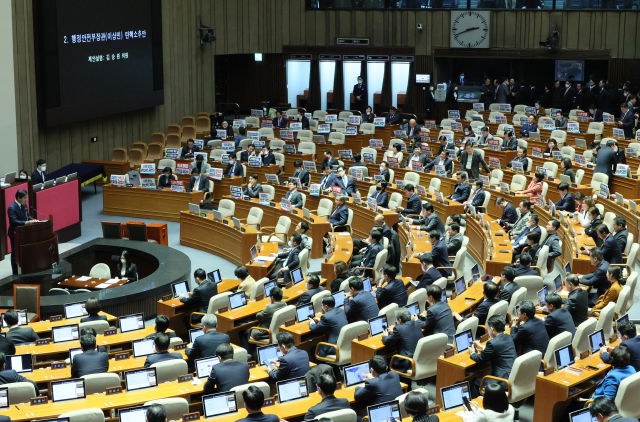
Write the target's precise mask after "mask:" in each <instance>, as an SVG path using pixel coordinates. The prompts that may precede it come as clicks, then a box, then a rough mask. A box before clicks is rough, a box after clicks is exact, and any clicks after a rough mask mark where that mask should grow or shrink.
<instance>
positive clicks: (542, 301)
mask: <svg viewBox="0 0 640 422" xmlns="http://www.w3.org/2000/svg"><path fill="white" fill-rule="evenodd" d="M545 297H547V287H546V286H545V287H543V288H542V289H540V290H538V302H540V306H546V305H547V301H546V300H545Z"/></svg>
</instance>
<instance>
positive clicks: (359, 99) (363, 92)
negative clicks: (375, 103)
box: [353, 76, 367, 114]
mask: <svg viewBox="0 0 640 422" xmlns="http://www.w3.org/2000/svg"><path fill="white" fill-rule="evenodd" d="M353 99H354V101H355V105H356V110H360V112H361V113H362V114H364V113H365V108H366V107H367V85H365V84H364V83H363V82H362V76H358V83H357V84H355V85H354V86H353Z"/></svg>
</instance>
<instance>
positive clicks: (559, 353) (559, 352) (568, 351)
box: [553, 344, 576, 371]
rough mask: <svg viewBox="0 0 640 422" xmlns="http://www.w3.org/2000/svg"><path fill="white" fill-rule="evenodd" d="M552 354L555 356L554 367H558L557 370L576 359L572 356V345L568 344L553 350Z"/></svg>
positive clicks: (571, 363)
mask: <svg viewBox="0 0 640 422" xmlns="http://www.w3.org/2000/svg"><path fill="white" fill-rule="evenodd" d="M553 354H554V355H555V358H556V368H558V371H559V370H561V369H562V368H564V367H567V366H569V365H573V364H574V363H575V361H576V360H575V357H574V356H573V346H572V345H570V344H568V345H566V346H564V347H561V348H559V349H556V350H554V352H553Z"/></svg>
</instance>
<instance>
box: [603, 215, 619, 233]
mask: <svg viewBox="0 0 640 422" xmlns="http://www.w3.org/2000/svg"><path fill="white" fill-rule="evenodd" d="M614 218H616V215H615V214H614V213H612V212H611V211H608V212H605V213H604V218H603V219H602V223H603V224H606V225H607V227H608V228H609V232H610V233H615V232H614V231H613V219H614Z"/></svg>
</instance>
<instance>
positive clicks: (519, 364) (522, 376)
mask: <svg viewBox="0 0 640 422" xmlns="http://www.w3.org/2000/svg"><path fill="white" fill-rule="evenodd" d="M541 359H542V353H540V351H538V350H533V351H531V352H529V353H525V354H524V355H522V356H520V357H519V358H517V359H516V360H515V362H514V363H513V368H512V369H511V374H509V379H508V380H505V379H504V378H498V377H494V376H490V375H487V376H485V377H484V378H483V379H482V382H481V383H480V391H483V390H482V387H483V384H484V382H485V380H487V379H494V380H500V381H504V382H506V383H507V386H508V391H507V395H508V396H509V403H516V402H519V401H521V400H524V399H526V398H527V397H530V396H532V395H534V394H535V392H536V375H538V369H539V368H540V360H541Z"/></svg>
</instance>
